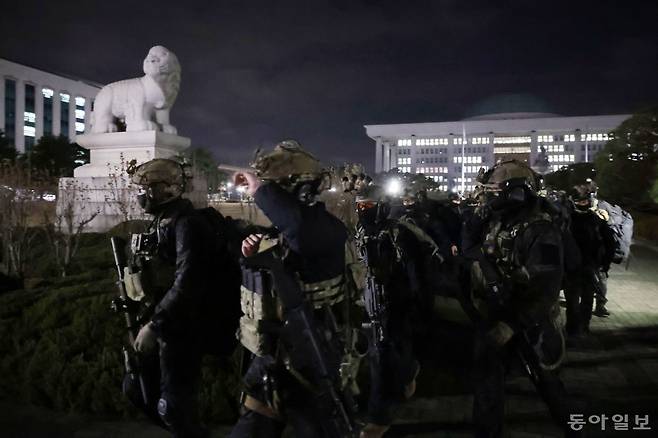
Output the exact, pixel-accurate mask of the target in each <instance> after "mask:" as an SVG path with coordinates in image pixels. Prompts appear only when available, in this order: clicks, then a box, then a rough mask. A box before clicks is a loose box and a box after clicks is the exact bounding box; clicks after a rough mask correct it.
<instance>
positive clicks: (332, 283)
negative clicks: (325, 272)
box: [302, 274, 345, 309]
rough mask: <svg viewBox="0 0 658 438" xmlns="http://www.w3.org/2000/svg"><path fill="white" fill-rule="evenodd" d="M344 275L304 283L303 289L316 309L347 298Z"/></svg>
mask: <svg viewBox="0 0 658 438" xmlns="http://www.w3.org/2000/svg"><path fill="white" fill-rule="evenodd" d="M344 284H345V282H344V275H343V274H341V275H338V276H336V277H334V278H330V279H329V280H324V281H318V282H316V283H302V291H303V292H304V293H305V294H306V295H307V297H308V300H309V301H310V303H311V304H312V305H313V307H314V308H315V309H321V308H323V307H324V306H333V305H334V304H337V303H340V302H341V301H343V300H344V299H345V293H344V291H345V289H344V287H343V286H344Z"/></svg>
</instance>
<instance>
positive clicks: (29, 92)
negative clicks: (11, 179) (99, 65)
mask: <svg viewBox="0 0 658 438" xmlns="http://www.w3.org/2000/svg"><path fill="white" fill-rule="evenodd" d="M0 79H1V80H2V83H0V130H2V131H3V132H4V133H5V136H6V137H7V138H9V140H10V141H11V142H12V143H14V144H15V145H16V150H18V151H19V152H27V151H30V149H31V147H32V146H33V145H34V144H35V143H36V142H37V141H38V140H39V138H41V137H42V136H43V135H55V136H58V135H60V134H61V135H64V136H65V137H68V138H70V139H73V138H75V135H76V134H81V133H84V132H85V131H87V130H88V129H89V126H90V116H91V110H92V109H93V101H94V98H95V97H96V94H98V91H100V89H101V86H102V85H100V84H96V83H93V82H89V81H84V80H82V79H76V78H72V77H66V76H62V75H58V74H54V73H49V72H45V71H43V70H38V69H36V68H32V67H28V66H25V65H21V64H17V63H15V62H11V61H8V60H6V59H2V58H0Z"/></svg>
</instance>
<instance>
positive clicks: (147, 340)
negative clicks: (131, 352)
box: [133, 322, 158, 353]
mask: <svg viewBox="0 0 658 438" xmlns="http://www.w3.org/2000/svg"><path fill="white" fill-rule="evenodd" d="M151 324H152V323H151V322H149V323H148V324H146V325H145V326H144V327H142V328H141V329H140V330H139V333H138V334H137V338H135V344H134V345H133V347H134V348H135V350H136V351H138V352H140V353H149V352H151V351H153V350H154V349H155V346H156V345H157V343H158V335H157V334H156V333H155V330H153V328H151Z"/></svg>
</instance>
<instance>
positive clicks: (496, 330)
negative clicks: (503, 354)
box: [486, 321, 514, 348]
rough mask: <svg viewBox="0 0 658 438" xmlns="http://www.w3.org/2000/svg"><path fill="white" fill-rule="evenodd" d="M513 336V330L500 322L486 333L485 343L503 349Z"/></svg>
mask: <svg viewBox="0 0 658 438" xmlns="http://www.w3.org/2000/svg"><path fill="white" fill-rule="evenodd" d="M512 336H514V330H513V329H512V327H510V326H509V325H507V324H505V323H504V322H502V321H498V322H497V323H496V324H495V325H494V326H493V328H491V330H489V331H488V332H487V335H486V338H487V342H489V343H490V344H491V345H493V346H495V347H498V348H500V347H503V346H504V345H505V344H507V343H508V342H509V340H510V339H512Z"/></svg>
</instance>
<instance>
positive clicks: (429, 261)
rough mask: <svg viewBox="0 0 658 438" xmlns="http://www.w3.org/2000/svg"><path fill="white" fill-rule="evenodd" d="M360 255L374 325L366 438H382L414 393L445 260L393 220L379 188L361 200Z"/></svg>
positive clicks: (423, 237)
mask: <svg viewBox="0 0 658 438" xmlns="http://www.w3.org/2000/svg"><path fill="white" fill-rule="evenodd" d="M356 204H357V211H358V215H359V225H358V232H357V240H358V246H359V253H360V255H361V257H362V259H363V262H364V264H365V265H366V267H367V272H368V274H367V277H366V288H365V291H364V302H365V305H366V311H367V313H368V316H369V319H370V322H369V323H368V326H369V328H370V330H369V333H370V335H369V342H370V348H369V355H368V358H369V363H370V396H369V401H368V424H367V425H366V426H365V428H364V429H363V431H362V434H361V437H362V438H379V437H381V436H382V435H383V434H384V433H385V432H386V431H387V430H388V428H389V427H390V425H391V423H392V422H393V419H394V411H395V408H396V407H397V406H398V405H399V404H400V403H401V402H403V401H404V400H407V399H409V398H410V397H411V396H412V395H413V394H414V392H415V388H416V376H417V374H418V372H419V370H420V366H419V363H418V361H417V360H416V354H417V348H416V347H414V344H415V343H416V341H417V340H418V339H419V338H420V337H421V336H419V334H420V333H423V332H422V330H424V329H426V328H427V326H428V325H429V320H430V315H428V314H427V311H428V309H431V307H432V306H431V300H432V295H431V293H430V290H434V289H435V288H436V286H435V285H434V284H432V283H433V282H434V281H435V278H434V274H436V273H437V272H438V269H437V268H439V265H440V263H441V262H442V260H443V258H442V257H441V255H440V251H439V248H438V246H437V245H436V243H435V242H434V241H433V239H432V238H431V237H430V235H428V234H427V233H425V232H424V231H423V230H422V229H421V228H420V227H419V226H418V225H417V223H416V222H415V221H414V220H413V219H412V218H410V217H405V216H403V217H401V218H399V219H394V218H391V216H390V215H389V213H390V204H389V200H388V199H387V198H386V197H385V196H384V193H383V191H382V189H381V188H380V187H378V186H369V187H368V188H366V189H365V190H364V191H363V192H362V193H360V194H358V195H357V199H356Z"/></svg>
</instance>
